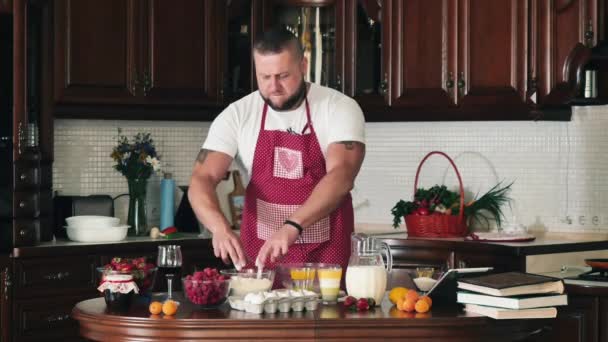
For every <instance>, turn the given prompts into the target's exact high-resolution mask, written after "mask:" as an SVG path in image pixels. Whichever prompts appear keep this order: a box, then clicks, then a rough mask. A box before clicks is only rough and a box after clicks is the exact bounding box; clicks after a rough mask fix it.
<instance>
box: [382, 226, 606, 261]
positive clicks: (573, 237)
mask: <svg viewBox="0 0 608 342" xmlns="http://www.w3.org/2000/svg"><path fill="white" fill-rule="evenodd" d="M532 234H534V235H535V236H536V239H535V240H533V241H530V242H487V241H467V240H465V239H464V238H417V237H408V236H407V233H396V234H378V235H375V236H376V237H378V238H381V239H382V240H384V241H385V242H387V243H388V244H389V245H390V246H404V247H405V246H419V247H424V246H431V245H432V246H434V247H435V248H437V247H442V246H443V247H445V248H452V247H454V246H456V245H458V246H460V247H461V248H462V247H463V246H466V248H467V249H469V248H470V250H471V251H474V250H494V251H501V252H502V253H504V254H510V255H518V256H519V255H537V254H551V253H565V252H579V251H592V250H604V249H608V234H572V233H569V234H567V233H541V232H532Z"/></svg>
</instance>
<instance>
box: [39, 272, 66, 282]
mask: <svg viewBox="0 0 608 342" xmlns="http://www.w3.org/2000/svg"><path fill="white" fill-rule="evenodd" d="M69 276H70V272H57V273H54V274H47V275H45V276H43V278H44V279H46V280H61V279H64V278H67V277H69Z"/></svg>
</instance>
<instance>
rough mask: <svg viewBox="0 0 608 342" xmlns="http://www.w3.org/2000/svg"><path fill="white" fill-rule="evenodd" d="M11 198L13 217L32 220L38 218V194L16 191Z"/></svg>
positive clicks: (36, 192)
mask: <svg viewBox="0 0 608 342" xmlns="http://www.w3.org/2000/svg"><path fill="white" fill-rule="evenodd" d="M13 196H14V201H13V215H14V217H16V218H20V217H28V218H34V217H38V216H40V192H38V191H31V192H30V191H16V192H14V193H13Z"/></svg>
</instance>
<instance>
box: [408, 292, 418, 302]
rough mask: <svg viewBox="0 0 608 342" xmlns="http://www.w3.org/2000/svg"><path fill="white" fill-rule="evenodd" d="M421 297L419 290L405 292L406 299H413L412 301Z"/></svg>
mask: <svg viewBox="0 0 608 342" xmlns="http://www.w3.org/2000/svg"><path fill="white" fill-rule="evenodd" d="M418 298H419V296H418V292H416V291H414V290H412V291H407V293H406V294H405V299H407V300H411V301H414V302H415V301H417V300H418Z"/></svg>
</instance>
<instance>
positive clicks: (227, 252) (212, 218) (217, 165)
mask: <svg viewBox="0 0 608 342" xmlns="http://www.w3.org/2000/svg"><path fill="white" fill-rule="evenodd" d="M230 163H232V157H230V156H229V155H227V154H225V153H223V152H216V151H211V150H205V149H202V150H201V151H200V152H199V154H198V157H197V158H196V163H195V164H194V168H193V170H192V178H191V180H190V187H189V188H188V199H189V200H190V205H191V206H192V210H193V211H194V213H195V214H196V217H197V218H198V220H199V221H201V222H202V223H203V225H205V227H206V228H207V229H209V230H210V231H211V233H213V239H212V242H213V251H214V253H215V256H216V257H221V258H222V260H224V262H226V263H228V262H229V261H230V260H232V262H233V263H234V264H235V265H244V264H245V254H244V253H243V249H242V247H241V243H240V241H239V238H238V237H237V236H236V235H235V234H234V232H233V231H232V229H231V227H230V224H229V223H228V220H227V219H226V217H225V216H224V214H223V213H222V211H221V210H220V205H219V200H218V197H217V193H216V191H215V189H216V187H217V185H218V184H219V182H220V181H221V180H222V179H223V178H224V176H225V175H226V172H227V171H228V168H229V167H230Z"/></svg>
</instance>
